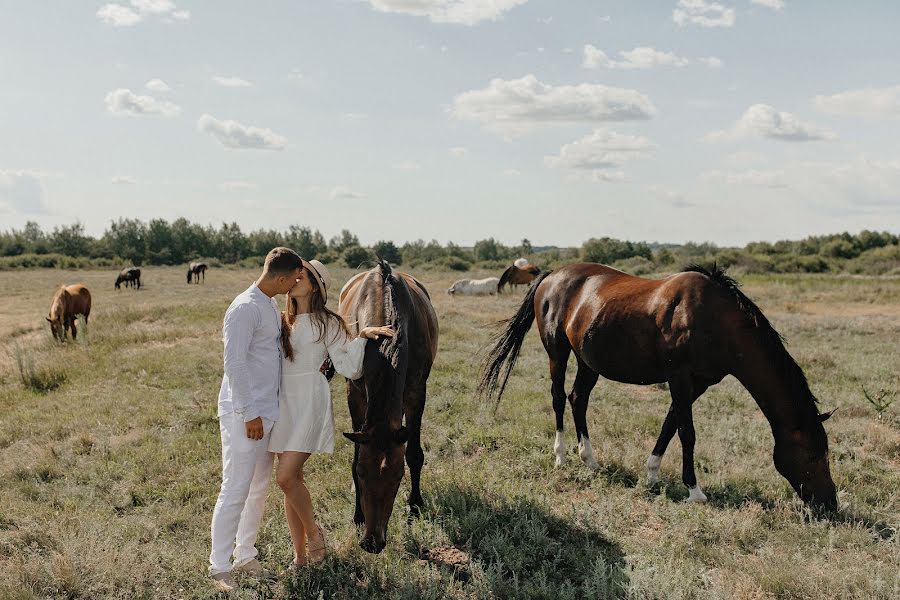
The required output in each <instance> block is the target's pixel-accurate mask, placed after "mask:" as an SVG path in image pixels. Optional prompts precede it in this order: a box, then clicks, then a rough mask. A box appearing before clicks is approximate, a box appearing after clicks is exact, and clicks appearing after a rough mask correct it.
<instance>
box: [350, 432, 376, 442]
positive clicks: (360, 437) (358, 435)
mask: <svg viewBox="0 0 900 600" xmlns="http://www.w3.org/2000/svg"><path fill="white" fill-rule="evenodd" d="M344 437H345V438H347V439H348V440H350V441H351V442H353V443H354V444H368V443H369V441H370V439H371V438H370V436H369V434H368V432H365V431H354V432H353V433H347V432H344Z"/></svg>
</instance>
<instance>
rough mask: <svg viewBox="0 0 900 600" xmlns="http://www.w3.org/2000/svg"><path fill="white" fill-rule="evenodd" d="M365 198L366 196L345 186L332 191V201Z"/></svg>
mask: <svg viewBox="0 0 900 600" xmlns="http://www.w3.org/2000/svg"><path fill="white" fill-rule="evenodd" d="M365 197H366V195H365V194H363V193H361V192H356V191H354V190H351V189H350V188H348V187H347V186H343V185H339V186H337V187H335V188H333V189H332V190H331V199H332V200H359V199H361V198H365Z"/></svg>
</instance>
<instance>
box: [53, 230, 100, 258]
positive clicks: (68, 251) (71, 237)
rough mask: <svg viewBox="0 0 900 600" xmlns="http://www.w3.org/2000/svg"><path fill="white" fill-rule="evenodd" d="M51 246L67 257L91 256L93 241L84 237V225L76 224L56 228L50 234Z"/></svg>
mask: <svg viewBox="0 0 900 600" xmlns="http://www.w3.org/2000/svg"><path fill="white" fill-rule="evenodd" d="M49 242H50V246H51V247H52V248H53V249H54V250H56V251H57V252H59V253H60V254H65V255H66V256H90V253H91V252H90V251H91V245H92V243H93V239H92V238H89V237H88V236H86V235H84V225H82V224H81V223H75V224H73V225H63V226H62V227H54V228H53V233H51V234H50V240H49Z"/></svg>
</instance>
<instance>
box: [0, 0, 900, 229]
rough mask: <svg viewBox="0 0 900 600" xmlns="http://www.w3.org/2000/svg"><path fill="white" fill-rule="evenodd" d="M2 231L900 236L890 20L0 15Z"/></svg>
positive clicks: (274, 7)
mask: <svg viewBox="0 0 900 600" xmlns="http://www.w3.org/2000/svg"><path fill="white" fill-rule="evenodd" d="M0 7H2V9H3V13H4V14H5V15H6V16H5V17H4V18H3V19H2V20H0V230H6V229H8V228H20V227H22V226H23V225H24V224H25V223H26V222H27V221H29V220H31V221H36V222H38V223H39V224H41V226H42V227H44V228H45V229H52V228H53V227H55V226H59V225H66V224H71V223H74V222H81V223H82V224H83V225H84V227H85V229H86V230H87V232H88V233H90V234H92V235H99V234H102V232H103V231H104V230H105V229H106V228H107V227H108V225H109V223H110V221H112V220H115V219H119V218H137V219H142V220H149V219H152V218H164V219H167V220H174V219H176V218H179V217H186V218H188V219H189V220H191V221H195V222H199V223H203V224H213V225H215V226H218V225H219V224H220V223H222V222H223V221H227V222H232V221H234V222H237V223H238V224H239V225H240V226H241V228H242V229H243V230H244V231H250V230H254V229H258V228H274V229H286V228H287V227H288V226H289V225H291V224H297V225H304V226H308V227H311V228H313V229H318V230H319V231H321V232H322V233H323V234H324V235H325V236H326V237H330V236H332V235H335V234H336V233H338V232H339V231H340V230H341V229H349V230H351V231H352V232H354V233H356V234H357V235H358V236H359V238H360V240H361V241H362V242H363V243H369V244H370V243H373V242H375V241H376V240H379V239H391V240H394V241H397V242H404V241H409V240H415V239H420V238H421V239H425V240H430V239H437V240H439V241H441V242H447V241H454V242H456V243H458V244H462V245H470V244H472V243H473V242H475V241H476V240H479V239H484V238H487V237H494V238H495V239H497V240H499V241H502V242H504V243H507V244H515V243H518V242H519V241H520V240H521V239H522V238H528V239H529V240H530V241H531V242H532V243H533V244H535V245H560V246H572V245H579V244H580V243H581V242H582V241H584V240H585V239H587V238H590V237H602V236H611V237H616V238H622V239H631V240H646V241H651V242H652V241H657V242H673V243H683V242H686V241H696V242H702V241H710V242H714V243H717V244H720V245H741V244H745V243H747V242H749V241H756V240H770V241H772V240H777V239H799V238H802V237H805V236H807V235H818V234H824V233H833V232H840V231H845V230H847V231H851V232H857V231H859V230H861V229H877V230H889V231H892V232H894V233H898V232H900V147H898V144H897V139H898V137H900V135H898V134H900V67H898V64H900V60H898V59H900V36H897V35H896V32H895V30H894V28H895V27H896V23H898V22H900V3H898V2H892V1H886V0H885V1H875V0H872V1H860V2H846V1H843V0H842V1H836V0H821V1H817V2H812V1H802V2H801V1H800V0H721V2H712V1H708V0H627V1H626V0H565V1H560V0H289V1H288V0H267V1H266V2H254V3H249V2H237V1H229V0H216V1H212V0H207V1H204V2H189V1H186V0H118V1H117V2H112V3H106V2H90V1H86V0H69V1H65V0H55V1H49V0H48V1H45V2H33V1H30V0H21V1H11V0H0Z"/></svg>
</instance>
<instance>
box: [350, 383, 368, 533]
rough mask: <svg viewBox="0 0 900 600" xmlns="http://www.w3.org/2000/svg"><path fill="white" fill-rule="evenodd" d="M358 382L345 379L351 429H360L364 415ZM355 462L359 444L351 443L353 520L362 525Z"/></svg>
mask: <svg viewBox="0 0 900 600" xmlns="http://www.w3.org/2000/svg"><path fill="white" fill-rule="evenodd" d="M359 382H360V383H357V382H356V381H354V380H348V381H347V406H348V407H349V409H350V421H351V422H352V423H353V431H359V430H360V428H361V427H362V426H363V422H364V421H365V417H366V388H365V384H363V383H362V380H361V379H360V380H359ZM357 463H359V444H353V464H352V465H350V474H351V476H352V477H353V492H354V495H355V497H356V508H355V509H354V511H353V522H354V523H355V524H356V525H362V524H363V523H365V522H366V518H365V516H364V515H363V511H362V503H361V498H360V491H359V477H358V476H357V475H356V465H357Z"/></svg>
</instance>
